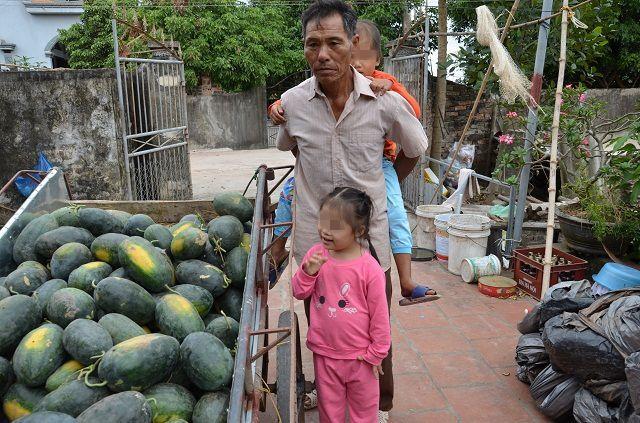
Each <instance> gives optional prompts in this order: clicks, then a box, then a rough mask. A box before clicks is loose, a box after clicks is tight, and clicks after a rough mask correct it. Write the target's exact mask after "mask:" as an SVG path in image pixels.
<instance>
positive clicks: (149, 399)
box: [147, 398, 158, 407]
mask: <svg viewBox="0 0 640 423" xmlns="http://www.w3.org/2000/svg"><path fill="white" fill-rule="evenodd" d="M147 402H153V405H155V406H156V407H157V406H158V400H157V399H155V398H147Z"/></svg>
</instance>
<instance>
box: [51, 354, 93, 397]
mask: <svg viewBox="0 0 640 423" xmlns="http://www.w3.org/2000/svg"><path fill="white" fill-rule="evenodd" d="M82 368H84V366H83V365H82V364H81V363H80V362H78V361H76V360H69V361H67V362H66V363H64V364H63V365H62V366H60V367H58V368H57V369H56V371H55V372H53V373H52V374H51V376H49V377H48V378H47V382H46V383H45V385H44V387H45V389H46V390H47V392H51V391H55V390H56V389H58V388H59V387H60V386H62V385H64V384H65V383H67V382H70V381H72V380H74V379H77V378H78V376H79V375H80V370H82Z"/></svg>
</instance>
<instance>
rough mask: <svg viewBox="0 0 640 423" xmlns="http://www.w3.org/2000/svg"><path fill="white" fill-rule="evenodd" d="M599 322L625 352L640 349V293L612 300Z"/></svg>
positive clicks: (629, 352) (631, 352)
mask: <svg viewBox="0 0 640 423" xmlns="http://www.w3.org/2000/svg"><path fill="white" fill-rule="evenodd" d="M599 324H600V326H602V328H603V329H604V332H605V333H606V334H607V336H608V337H609V339H611V341H613V342H615V343H616V345H618V346H619V347H620V348H621V349H622V351H624V352H625V353H627V354H633V353H634V352H636V351H640V295H631V296H628V297H623V298H620V299H618V300H616V301H614V302H612V303H611V305H610V306H609V309H608V310H607V312H606V313H605V314H604V315H603V316H602V318H601V319H600V321H599Z"/></svg>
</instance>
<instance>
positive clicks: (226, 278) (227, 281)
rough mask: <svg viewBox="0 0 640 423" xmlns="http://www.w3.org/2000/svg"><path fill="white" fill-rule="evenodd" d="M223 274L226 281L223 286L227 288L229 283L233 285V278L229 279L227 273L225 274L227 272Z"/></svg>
mask: <svg viewBox="0 0 640 423" xmlns="http://www.w3.org/2000/svg"><path fill="white" fill-rule="evenodd" d="M222 276H223V280H224V283H223V284H222V287H223V288H225V289H226V288H228V287H229V285H231V279H229V277H228V276H227V275H225V274H223V275H222Z"/></svg>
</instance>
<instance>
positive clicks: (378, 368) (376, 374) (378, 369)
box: [358, 356, 384, 380]
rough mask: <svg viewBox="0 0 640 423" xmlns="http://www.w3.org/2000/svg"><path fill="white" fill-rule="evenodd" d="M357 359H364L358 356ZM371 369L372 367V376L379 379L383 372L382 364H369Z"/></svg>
mask: <svg viewBox="0 0 640 423" xmlns="http://www.w3.org/2000/svg"><path fill="white" fill-rule="evenodd" d="M358 360H360V361H364V357H362V356H359V357H358ZM367 364H369V363H367ZM371 369H373V376H374V377H375V378H376V380H379V379H380V375H383V374H384V372H383V371H382V366H381V365H380V364H378V365H376V366H374V365H371Z"/></svg>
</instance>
